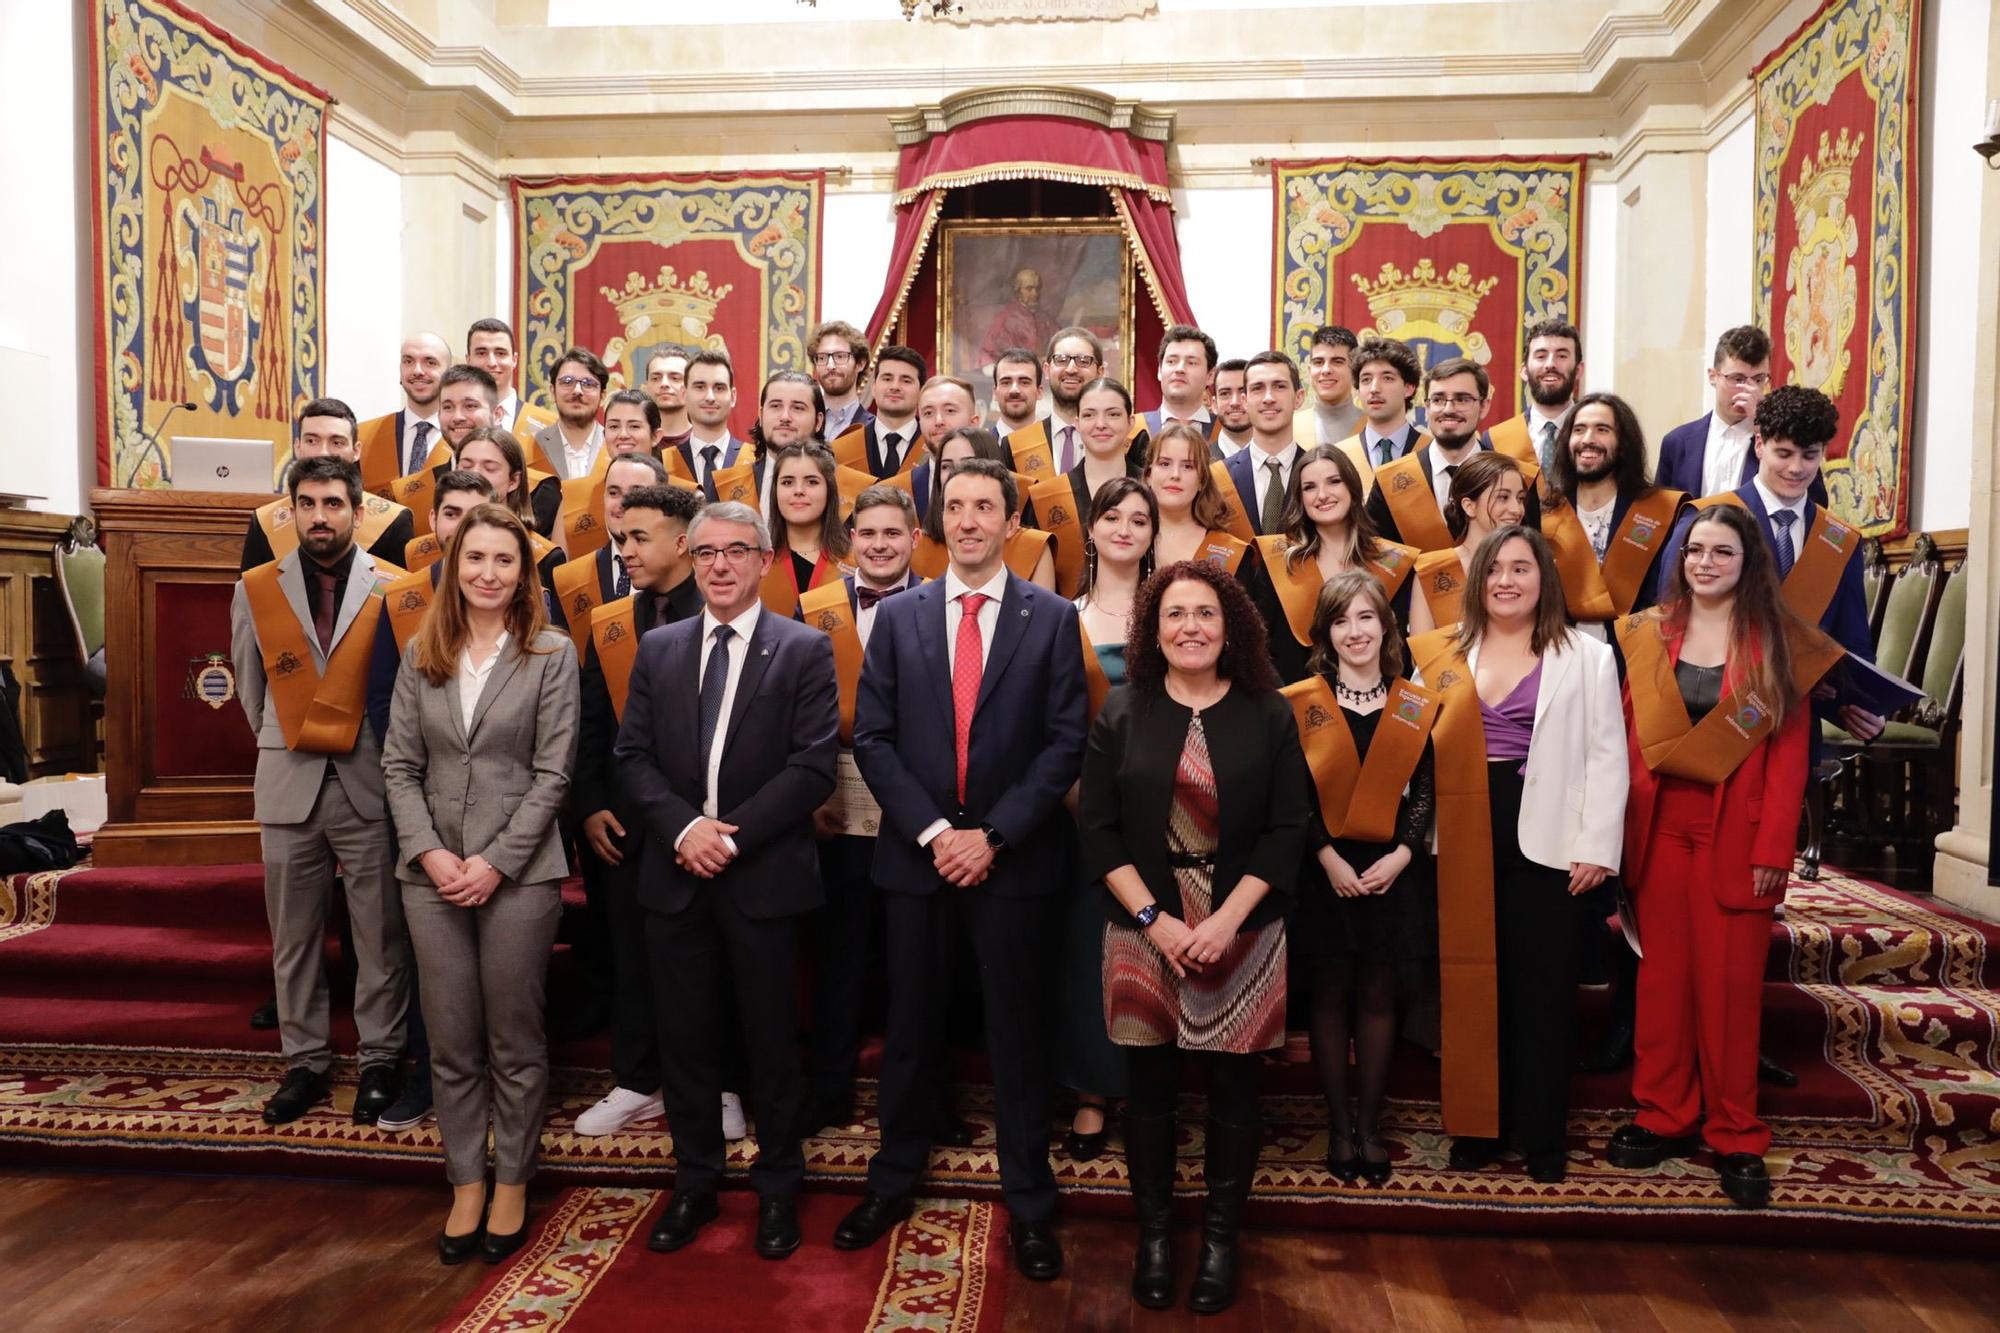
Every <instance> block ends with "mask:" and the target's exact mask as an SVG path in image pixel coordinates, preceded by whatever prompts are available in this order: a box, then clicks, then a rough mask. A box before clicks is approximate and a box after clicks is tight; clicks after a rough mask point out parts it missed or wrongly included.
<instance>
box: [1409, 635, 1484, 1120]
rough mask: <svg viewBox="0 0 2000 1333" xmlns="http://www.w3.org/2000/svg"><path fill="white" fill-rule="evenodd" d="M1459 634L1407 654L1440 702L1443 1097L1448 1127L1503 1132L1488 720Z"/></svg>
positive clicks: (1426, 639)
mask: <svg viewBox="0 0 2000 1333" xmlns="http://www.w3.org/2000/svg"><path fill="white" fill-rule="evenodd" d="M1456 633H1457V631H1456V630H1453V629H1443V630H1432V631H1430V632H1429V633H1427V634H1419V635H1418V636H1416V637H1415V638H1413V639H1411V640H1410V655H1411V659H1412V660H1413V661H1414V662H1416V664H1417V668H1418V669H1419V670H1420V671H1421V672H1422V673H1423V677H1424V680H1425V682H1426V684H1427V686H1428V688H1430V689H1431V690H1433V691H1434V692H1436V693H1437V694H1438V695H1439V696H1440V697H1441V698H1442V700H1443V703H1442V705H1441V706H1440V707H1439V709H1438V716H1437V722H1436V724H1435V725H1434V726H1433V727H1432V729H1431V745H1432V752H1433V755H1434V756H1435V761H1436V774H1437V817H1436V818H1437V828H1438V829H1439V830H1440V836H1439V838H1438V840H1437V845H1438V867H1437V892H1438V987H1439V991H1440V996H1441V1003H1442V1010H1443V1018H1444V1052H1443V1059H1442V1066H1443V1068H1442V1080H1441V1083H1442V1087H1441V1091H1442V1094H1443V1096H1442V1100H1443V1103H1444V1124H1445V1129H1446V1131H1447V1132H1448V1133H1451V1134H1463V1135H1471V1136H1474V1137H1479V1138H1496V1137H1498V1136H1499V1133H1500V1014H1499V1010H1500V1005H1499V980H1498V973H1497V971H1496V965H1495V962H1494V950H1495V943H1494V924H1493V814H1492V809H1491V807H1490V806H1489V805H1488V804H1487V800H1488V797H1487V792H1486V724H1485V723H1484V722H1483V721H1481V719H1480V715H1479V691H1478V690H1477V689H1476V688H1474V686H1473V680H1472V667H1471V666H1470V665H1469V664H1468V663H1467V662H1466V660H1465V658H1464V657H1463V656H1462V655H1461V654H1460V653H1459V651H1458V646H1457V644H1456V643H1455V642H1454V637H1455V635H1456Z"/></svg>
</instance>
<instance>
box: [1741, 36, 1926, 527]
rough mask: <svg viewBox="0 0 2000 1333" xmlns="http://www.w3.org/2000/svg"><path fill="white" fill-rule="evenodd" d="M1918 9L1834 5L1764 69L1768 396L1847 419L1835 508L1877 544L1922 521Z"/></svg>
mask: <svg viewBox="0 0 2000 1333" xmlns="http://www.w3.org/2000/svg"><path fill="white" fill-rule="evenodd" d="M1919 9H1920V3H1919V0H1828V2H1827V3H1826V4H1825V5H1824V6H1822V7H1821V8H1820V10H1819V12H1818V13H1817V14H1814V15H1813V16H1812V17H1811V18H1810V19H1808V20H1806V22H1805V24H1804V26H1802V27H1801V28H1799V30H1798V31H1797V32H1795V33H1793V34H1792V35H1791V37H1790V38H1789V39H1787V40H1786V41H1785V42H1784V43H1782V44H1781V45H1780V46H1779V47H1778V49H1777V50H1776V51H1774V52H1772V53H1771V55H1770V56H1769V57H1768V58H1767V59H1766V60H1765V61H1764V63H1763V64H1762V65H1760V66H1759V67H1758V68H1757V72H1756V78H1757V166H1756V171H1757V226H1756V233H1757V262H1756V269H1755V277H1754V279H1753V281H1754V284H1755V292H1754V297H1755V301H1756V305H1755V316H1754V317H1755V319H1756V322H1757V323H1758V324H1759V325H1761V326H1762V327H1764V328H1766V329H1769V330H1770V332H1771V380H1772V382H1773V383H1775V384H1803V385H1806V386H1808V387H1809V388H1814V389H1818V390H1820V391H1821V392H1823V393H1825V394H1826V395H1827V396H1828V397H1830V398H1832V399H1833V400H1834V402H1835V403H1837V404H1839V406H1840V433H1839V434H1837V435H1835V436H1834V439H1833V444H1832V445H1831V446H1830V447H1829V448H1828V449H1827V464H1826V487H1827V492H1828V494H1829V495H1830V496H1831V497H1832V500H1833V508H1834V511H1835V512H1836V513H1838V514H1839V515H1840V516H1841V517H1842V518H1843V519H1845V520H1846V521H1847V522H1849V523H1852V524H1853V525H1854V526H1855V527H1857V528H1860V529H1861V531H1862V532H1864V533H1866V534H1868V535H1869V536H1871V537H1887V536H1893V535H1895V534H1898V533H1901V532H1903V531H1904V530H1905V529H1906V528H1907V527H1908V524H1909V512H1910V444H1911V441H1910V421H1911V393H1912V390H1913V389H1914V387H1915V384H1916V360H1917V356H1916V353H1917V322H1916V318H1915V314H1916V308H1915V302H1916V291H1917V245H1916V234H1917V233H1916V226H1917V218H1916V207H1917V188H1918V182H1917V78H1916V72H1915V62H1916V59H1917V51H1918V46H1917V42H1918V32H1917V19H1918V11H1919Z"/></svg>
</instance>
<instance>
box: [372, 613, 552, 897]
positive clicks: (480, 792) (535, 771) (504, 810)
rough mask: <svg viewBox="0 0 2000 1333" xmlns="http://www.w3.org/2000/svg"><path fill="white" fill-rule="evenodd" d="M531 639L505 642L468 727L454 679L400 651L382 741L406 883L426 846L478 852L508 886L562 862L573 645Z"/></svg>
mask: <svg viewBox="0 0 2000 1333" xmlns="http://www.w3.org/2000/svg"><path fill="white" fill-rule="evenodd" d="M535 648H536V649H537V651H535V652H528V653H524V652H522V651H520V649H519V648H518V647H517V646H515V645H511V644H510V645H509V646H508V647H507V648H506V649H504V650H503V651H502V653H501V656H500V660H499V661H498V662H495V663H494V664H493V671H492V674H491V675H489V676H488V677H487V678H486V687H485V689H483V690H482V691H481V692H480V695H479V703H478V705H477V707H476V708H475V709H474V710H473V714H472V732H471V735H470V737H468V736H467V734H466V729H465V726H464V721H463V719H464V715H465V714H464V710H463V709H462V708H461V707H460V704H459V693H458V677H457V676H456V675H454V676H452V677H451V678H450V679H448V680H446V681H445V683H444V684H442V685H433V684H431V683H430V681H429V680H427V679H425V677H424V675H423V673H422V672H420V671H418V670H417V669H416V667H414V666H412V665H411V660H412V658H413V657H414V655H415V653H416V643H415V642H414V641H412V642H411V644H410V647H409V648H408V650H406V651H405V652H404V654H403V665H402V667H401V669H399V670H398V671H397V673H396V695H395V698H394V700H393V701H391V703H390V705H389V737H388V739H387V740H386V741H385V742H384V743H383V747H382V778H383V781H384V782H386V783H387V784H388V788H389V813H390V815H391V817H392V818H394V819H395V821H396V841H397V849H398V860H399V863H398V865H397V867H396V876H397V878H399V879H401V880H402V881H403V882H404V883H406V884H428V883H430V876H429V875H426V874H425V873H424V871H423V867H422V866H421V865H420V864H418V862H419V861H420V859H421V858H422V856H423V854H424V853H425V852H428V851H430V850H431V849H432V848H435V847H442V848H444V849H445V850H447V851H450V852H453V853H455V854H457V855H459V856H463V857H473V856H483V857H485V858H486V861H487V863H488V864H489V865H491V866H492V867H493V868H494V869H495V870H498V871H499V872H500V875H501V878H502V879H503V880H507V881H511V882H514V883H517V884H533V883H538V882H541V881H544V880H559V879H561V878H562V877H563V876H564V875H566V874H567V873H568V872H569V862H568V860H567V858H566V857H565V856H564V854H563V843H562V831H561V829H560V828H559V827H558V826H557V824H556V811H557V810H558V809H559V808H560V807H561V805H562V802H563V796H564V794H565V793H566V792H567V791H568V790H569V774H570V767H571V764H572V763H573V762H574V760H575V758H576V721H577V670H576V649H575V647H574V646H573V645H572V644H571V643H570V639H569V636H568V635H566V634H559V633H557V632H556V631H554V630H543V631H542V635H541V637H540V638H539V639H537V640H536V641H535Z"/></svg>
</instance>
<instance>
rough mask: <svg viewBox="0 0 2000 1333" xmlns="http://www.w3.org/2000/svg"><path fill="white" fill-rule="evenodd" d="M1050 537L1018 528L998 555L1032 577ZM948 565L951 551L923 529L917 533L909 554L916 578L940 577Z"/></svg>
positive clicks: (1013, 569)
mask: <svg viewBox="0 0 2000 1333" xmlns="http://www.w3.org/2000/svg"><path fill="white" fill-rule="evenodd" d="M1050 540H1051V538H1050V537H1049V534H1048V533H1046V532H1043V531H1042V530H1041V529H1040V528H1019V529H1016V530H1015V533H1014V535H1013V536H1011V537H1009V538H1008V539H1007V546H1006V549H1005V550H1003V551H1002V552H1001V559H1003V560H1005V561H1006V563H1007V568H1008V570H1009V571H1010V572H1012V573H1014V574H1016V575H1018V576H1020V577H1021V578H1024V579H1030V580H1032V579H1033V578H1034V577H1035V567H1036V566H1038V565H1040V564H1041V563H1042V552H1044V551H1046V550H1048V549H1049V542H1050ZM950 566H951V552H950V551H948V550H946V549H945V546H944V544H943V543H942V542H934V541H932V540H931V539H930V537H929V536H928V535H926V534H924V533H921V532H919V533H918V534H917V549H916V550H915V551H913V552H912V553H911V555H910V568H911V569H913V570H915V571H916V573H917V577H918V578H920V579H940V578H943V577H944V572H945V570H946V569H948V568H949V567H950Z"/></svg>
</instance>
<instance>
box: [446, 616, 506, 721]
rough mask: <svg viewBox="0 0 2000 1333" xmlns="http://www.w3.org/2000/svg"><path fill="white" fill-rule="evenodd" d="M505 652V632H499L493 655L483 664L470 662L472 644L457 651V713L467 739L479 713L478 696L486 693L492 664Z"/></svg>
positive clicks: (491, 672)
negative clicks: (474, 716)
mask: <svg viewBox="0 0 2000 1333" xmlns="http://www.w3.org/2000/svg"><path fill="white" fill-rule="evenodd" d="M505 651H507V631H505V630H501V631H500V637H499V639H498V640H496V641H495V642H494V644H493V654H492V656H490V657H488V658H487V659H486V660H485V661H484V662H478V663H475V662H474V661H473V660H472V644H471V643H470V642H468V643H467V644H466V645H465V647H463V648H461V649H459V650H458V713H459V721H460V722H461V723H462V724H463V725H464V727H465V734H466V737H467V738H468V739H470V738H471V736H472V715H473V714H474V713H476V712H478V711H479V696H480V695H482V694H484V693H485V692H486V681H487V678H488V677H490V676H491V675H492V674H493V664H494V663H495V662H498V661H499V660H500V654H501V653H503V652H505Z"/></svg>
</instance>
